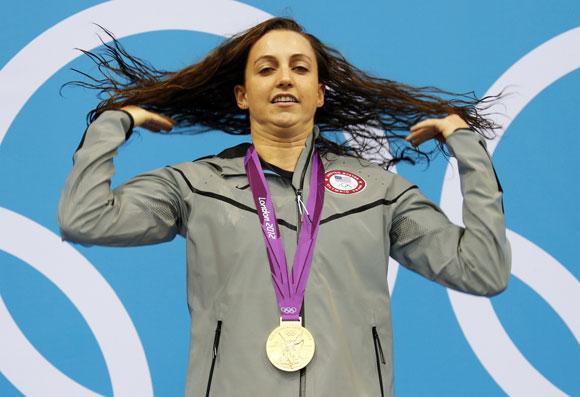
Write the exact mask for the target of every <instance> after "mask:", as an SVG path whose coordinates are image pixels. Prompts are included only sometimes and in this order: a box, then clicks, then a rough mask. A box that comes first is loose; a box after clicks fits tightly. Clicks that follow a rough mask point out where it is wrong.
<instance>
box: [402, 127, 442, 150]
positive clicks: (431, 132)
mask: <svg viewBox="0 0 580 397" xmlns="http://www.w3.org/2000/svg"><path fill="white" fill-rule="evenodd" d="M439 135H440V133H439V131H438V130H437V129H435V128H422V129H420V130H417V131H415V132H413V133H411V134H410V135H409V136H408V137H407V138H406V139H407V141H409V142H411V143H412V144H413V145H414V146H419V145H420V144H422V143H424V142H426V141H428V140H430V139H433V138H435V137H437V136H439Z"/></svg>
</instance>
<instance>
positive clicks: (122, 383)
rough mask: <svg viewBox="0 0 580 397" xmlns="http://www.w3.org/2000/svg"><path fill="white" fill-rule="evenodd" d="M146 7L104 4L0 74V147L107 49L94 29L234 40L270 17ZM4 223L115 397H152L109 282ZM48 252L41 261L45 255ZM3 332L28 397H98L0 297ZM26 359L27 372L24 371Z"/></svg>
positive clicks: (33, 229)
mask: <svg viewBox="0 0 580 397" xmlns="http://www.w3.org/2000/svg"><path fill="white" fill-rule="evenodd" d="M144 3H145V2H143V1H139V2H137V1H133V0H130V1H115V2H106V3H102V4H99V5H97V6H95V7H92V8H89V9H87V10H84V11H82V12H79V13H77V14H75V15H73V16H71V17H69V18H67V19H65V20H63V21H61V22H60V23H58V24H57V25H55V26H53V27H51V28H50V29H48V30H46V31H45V32H43V33H42V34H41V35H39V36H38V37H36V38H35V39H34V40H33V41H31V42H30V43H29V44H28V45H27V46H26V47H24V48H23V49H22V50H21V51H19V52H18V54H16V56H14V57H13V58H12V59H11V60H10V61H9V62H8V63H7V64H6V65H5V66H4V68H3V69H2V70H0V86H1V87H3V91H2V95H1V97H0V108H2V112H0V145H1V143H2V141H3V139H4V136H5V135H6V133H7V131H8V129H9V127H10V125H11V124H12V122H13V120H14V119H15V117H16V116H17V115H18V113H19V112H20V110H21V109H22V107H24V105H25V104H26V102H27V101H28V99H29V98H30V97H31V96H32V95H33V94H34V92H35V91H36V90H37V89H38V88H39V87H40V86H41V85H42V84H44V83H45V82H46V81H47V80H48V79H49V78H50V77H51V76H52V75H54V74H55V73H56V72H58V71H59V70H60V69H61V68H62V67H63V66H64V65H66V64H67V63H69V62H70V61H72V60H74V59H75V58H77V57H78V52H77V51H74V50H73V48H74V47H81V48H87V49H92V48H95V47H97V46H99V45H100V44H101V43H100V42H99V41H98V39H97V37H96V35H95V32H94V26H93V25H92V22H93V21H98V22H99V23H100V24H102V25H104V26H106V27H107V28H108V29H110V30H111V31H113V32H115V34H116V36H117V37H119V38H123V37H126V36H129V35H132V34H139V33H145V32H151V31H159V30H168V29H182V30H190V31H198V32H205V33H211V34H215V35H220V36H229V35H232V34H234V33H237V32H238V31H241V30H243V29H246V28H248V27H250V26H253V25H255V24H256V23H258V22H260V21H262V20H264V19H267V18H269V17H271V15H269V14H267V13H265V12H263V11H261V10H258V9H256V8H254V7H251V6H248V5H246V4H242V3H238V2H235V1H223V0H222V1H214V2H212V3H211V4H210V3H202V2H191V1H171V0H170V1H165V2H163V3H159V2H151V3H150V4H147V6H146V7H143V5H144ZM136 9H139V18H127V16H128V15H132V14H134V11H135V10H136ZM174 10H179V12H178V13H175V11H174ZM184 10H185V11H190V12H184ZM172 12H173V13H172ZM36 59H43V62H42V63H40V64H38V63H37V62H35V60H36ZM30 65H35V66H34V70H33V71H30V70H29V69H30ZM41 68H42V69H41ZM0 223H1V224H2V225H3V226H4V227H3V228H2V230H5V231H6V230H10V234H8V233H5V234H2V235H0V249H2V250H4V251H6V252H8V253H10V254H11V255H13V256H15V257H17V258H19V259H21V260H23V261H25V262H27V263H28V264H29V265H31V266H32V267H33V268H35V269H36V270H37V271H39V272H40V273H42V274H44V275H45V276H46V277H47V278H48V279H50V280H51V281H52V282H53V283H54V284H55V285H56V286H57V287H58V288H60V289H61V290H62V291H63V293H64V294H65V295H66V296H67V297H68V298H69V299H70V301H71V302H72V303H73V304H74V305H75V306H76V307H77V308H78V310H79V312H80V313H81V314H82V316H83V318H84V319H85V321H86V322H87V324H88V326H89V327H90V329H91V331H92V332H93V334H94V335H95V338H96V340H97V343H98V345H99V347H100V349H101V351H102V353H103V357H104V359H105V363H106V366H107V370H108V372H109V376H110V378H111V385H112V388H113V394H114V395H115V396H121V397H122V396H144V397H148V396H152V395H153V387H152V383H151V375H150V373H149V368H148V365H147V360H146V357H145V352H144V351H143V346H142V345H141V342H140V339H139V336H138V334H137V331H136V330H135V327H134V326H133V323H132V322H131V319H130V317H129V315H128V314H127V312H126V310H125V308H124V307H123V305H122V303H121V302H120V301H119V299H118V297H117V296H116V294H115V292H114V291H113V290H112V288H111V287H110V286H109V285H108V284H107V282H106V280H105V279H103V278H102V276H101V275H100V274H99V273H98V272H97V271H96V270H95V269H94V267H93V266H92V265H91V264H90V262H88V261H87V260H86V258H84V257H83V256H82V255H81V254H80V253H78V252H77V251H76V250H75V249H74V248H72V247H71V246H70V245H68V244H66V243H63V242H62V241H61V240H60V237H59V236H58V235H56V234H54V233H52V232H51V231H49V230H47V229H45V228H43V227H42V226H40V225H38V224H36V223H34V222H32V221H31V220H29V219H27V218H25V217H23V216H21V215H18V214H16V213H14V212H12V211H9V210H7V209H3V208H0ZM18 237H20V239H19V238H18ZM30 246H36V247H42V250H30V249H29V247H30ZM27 248H28V249H27ZM31 251H35V252H31ZM41 251H42V253H43V255H42V256H40V255H38V254H39V253H40V252H41ZM95 302H99V304H98V305H95ZM0 327H1V328H0V330H1V332H0V351H2V354H1V355H0V370H1V372H2V374H4V375H5V376H6V378H7V379H9V380H10V381H11V382H12V383H13V384H14V386H15V387H16V388H18V389H19V390H20V391H21V392H23V393H24V394H26V395H28V396H37V395H46V394H47V393H50V394H52V395H74V396H95V395H97V394H96V393H94V392H93V391H91V390H89V389H87V388H85V387H83V386H82V385H79V384H78V383H76V382H75V381H74V380H72V379H71V378H69V377H68V376H66V375H65V374H63V373H62V372H60V371H59V370H58V369H57V368H55V367H54V366H53V365H52V364H50V363H49V362H48V361H47V360H46V359H45V358H44V357H43V356H42V355H41V354H40V353H39V352H38V351H36V349H35V348H34V347H33V346H32V344H30V342H29V341H28V340H27V338H26V336H24V335H23V334H22V332H21V331H20V329H19V328H18V325H17V324H16V323H15V322H14V320H13V318H12V317H11V315H10V313H9V312H8V310H7V308H6V306H5V305H4V302H3V300H2V298H1V296H0ZM112 327H115V328H114V329H113V328H112ZM14 357H19V360H15V359H14ZM23 358H24V362H25V363H26V367H25V368H23V367H22V366H21V365H20V364H19V363H21V362H22V361H20V360H22V359H23Z"/></svg>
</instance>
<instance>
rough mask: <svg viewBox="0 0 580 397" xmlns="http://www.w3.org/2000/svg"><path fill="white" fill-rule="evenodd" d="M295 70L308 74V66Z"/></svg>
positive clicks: (298, 67) (296, 67)
mask: <svg viewBox="0 0 580 397" xmlns="http://www.w3.org/2000/svg"><path fill="white" fill-rule="evenodd" d="M294 70H296V71H297V72H299V73H306V72H308V68H307V67H306V66H295V67H294Z"/></svg>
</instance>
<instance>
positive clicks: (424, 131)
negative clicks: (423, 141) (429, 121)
mask: <svg viewBox="0 0 580 397" xmlns="http://www.w3.org/2000/svg"><path fill="white" fill-rule="evenodd" d="M433 131H434V129H433V127H421V128H417V129H416V130H414V131H412V132H411V133H410V134H409V135H408V136H407V137H406V138H405V139H406V140H407V141H412V140H416V139H417V138H420V137H423V136H425V135H429V134H433Z"/></svg>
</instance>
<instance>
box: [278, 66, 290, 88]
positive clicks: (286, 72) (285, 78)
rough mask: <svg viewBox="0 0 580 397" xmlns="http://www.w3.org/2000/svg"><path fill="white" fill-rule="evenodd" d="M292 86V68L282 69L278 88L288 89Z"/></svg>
mask: <svg viewBox="0 0 580 397" xmlns="http://www.w3.org/2000/svg"><path fill="white" fill-rule="evenodd" d="M291 85H292V77H291V76H290V68H280V75H279V77H278V86H279V87H286V86H291Z"/></svg>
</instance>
